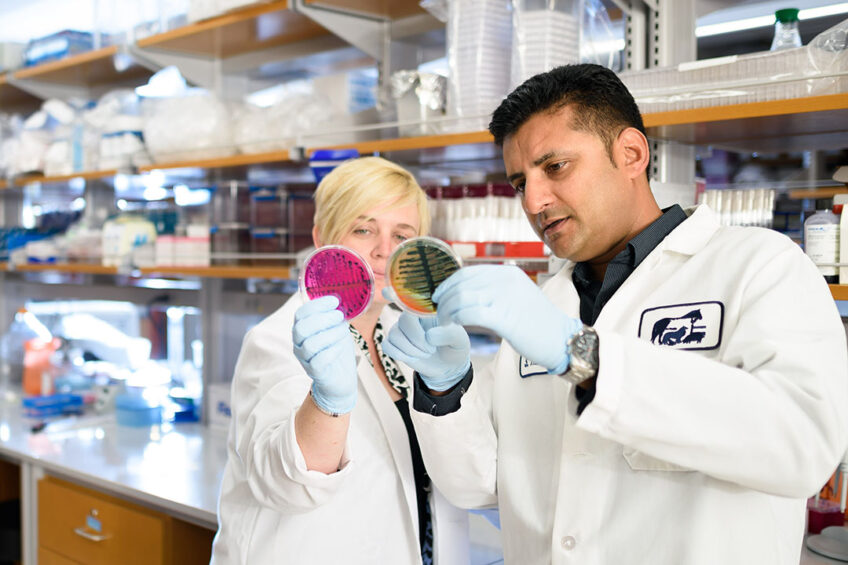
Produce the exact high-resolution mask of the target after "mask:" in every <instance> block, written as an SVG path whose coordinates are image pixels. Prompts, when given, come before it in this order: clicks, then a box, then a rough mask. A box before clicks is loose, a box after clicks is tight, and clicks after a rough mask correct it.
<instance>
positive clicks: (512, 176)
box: [506, 172, 524, 184]
mask: <svg viewBox="0 0 848 565" xmlns="http://www.w3.org/2000/svg"><path fill="white" fill-rule="evenodd" d="M523 176H524V173H522V172H518V173H513V174H511V175H509V176H508V177H506V180H507V181H509V183H510V184H512V181H514V180H516V179H520V178H521V177H523Z"/></svg>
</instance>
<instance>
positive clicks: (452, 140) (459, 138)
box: [306, 131, 494, 157]
mask: <svg viewBox="0 0 848 565" xmlns="http://www.w3.org/2000/svg"><path fill="white" fill-rule="evenodd" d="M493 142H494V138H493V137H492V134H490V133H489V132H488V131H473V132H466V133H448V134H441V135H422V136H417V137H398V138H394V139H376V140H374V141H357V142H353V143H345V144H340V145H322V146H319V147H310V148H307V149H306V155H307V156H309V157H311V156H312V154H313V153H315V152H316V151H318V150H320V149H357V150H358V151H359V152H360V153H363V154H364V153H376V152H386V151H404V150H410V149H431V148H436V147H447V146H450V145H470V144H473V143H493Z"/></svg>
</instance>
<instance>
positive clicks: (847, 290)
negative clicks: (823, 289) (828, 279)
mask: <svg viewBox="0 0 848 565" xmlns="http://www.w3.org/2000/svg"><path fill="white" fill-rule="evenodd" d="M827 286H829V287H830V294H832V295H833V299H834V300H848V284H829V285H827Z"/></svg>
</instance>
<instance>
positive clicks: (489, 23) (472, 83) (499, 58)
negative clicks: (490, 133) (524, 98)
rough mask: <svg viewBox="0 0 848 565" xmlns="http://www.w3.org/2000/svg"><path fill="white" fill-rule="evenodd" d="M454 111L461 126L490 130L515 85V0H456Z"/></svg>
mask: <svg viewBox="0 0 848 565" xmlns="http://www.w3.org/2000/svg"><path fill="white" fill-rule="evenodd" d="M447 33H448V37H447V43H448V61H449V65H450V88H449V91H448V94H449V96H448V105H449V108H450V114H451V115H454V116H460V117H481V116H482V118H480V119H479V120H477V122H479V123H476V122H474V121H471V120H461V123H460V124H457V127H458V128H460V129H485V127H486V125H488V116H489V114H491V112H492V111H493V110H494V109H495V108H496V107H497V105H498V104H499V103H500V102H501V100H502V99H503V98H504V96H506V94H507V92H508V89H509V61H510V56H511V55H510V53H511V50H510V49H511V43H512V18H511V14H510V6H509V0H453V1H452V2H450V5H449V13H448V22H447Z"/></svg>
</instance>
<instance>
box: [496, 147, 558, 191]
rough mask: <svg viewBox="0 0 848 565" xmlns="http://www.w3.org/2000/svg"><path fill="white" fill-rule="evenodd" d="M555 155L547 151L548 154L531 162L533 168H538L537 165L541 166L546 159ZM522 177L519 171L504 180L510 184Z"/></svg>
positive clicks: (522, 174)
mask: <svg viewBox="0 0 848 565" xmlns="http://www.w3.org/2000/svg"><path fill="white" fill-rule="evenodd" d="M555 155H556V153H554V152H553V151H549V152H547V153H545V154H544V155H542V156H541V157H539V158H538V159H536V160H535V161H533V166H534V167H538V166H539V165H541V164H542V163H544V162H545V161H547V160H548V159H550V158H551V157H553V156H555ZM523 176H524V173H523V172H521V171H519V172H517V173H513V174H511V175H509V176H508V177H506V180H507V181H509V182H510V183H512V181H514V180H516V179H520V178H521V177H523Z"/></svg>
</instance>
